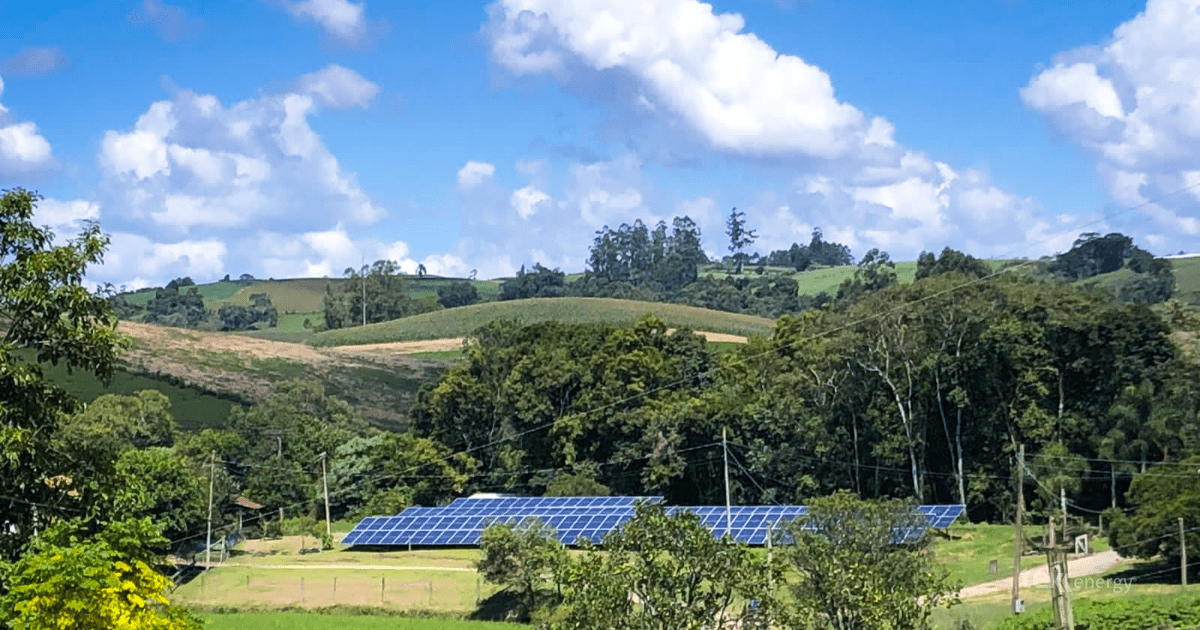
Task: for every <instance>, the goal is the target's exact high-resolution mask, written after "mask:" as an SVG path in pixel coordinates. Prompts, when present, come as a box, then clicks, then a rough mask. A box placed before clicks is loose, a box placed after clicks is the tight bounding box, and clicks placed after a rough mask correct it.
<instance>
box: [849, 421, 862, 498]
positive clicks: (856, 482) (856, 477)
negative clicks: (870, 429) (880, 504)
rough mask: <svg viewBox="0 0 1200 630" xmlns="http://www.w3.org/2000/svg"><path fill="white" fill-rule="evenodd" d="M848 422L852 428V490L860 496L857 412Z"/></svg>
mask: <svg viewBox="0 0 1200 630" xmlns="http://www.w3.org/2000/svg"><path fill="white" fill-rule="evenodd" d="M850 423H851V425H852V426H853V428H854V491H855V492H857V493H858V496H860V497H861V496H862V483H861V481H860V480H859V479H860V474H861V473H860V471H859V461H858V414H852V415H851V416H850Z"/></svg>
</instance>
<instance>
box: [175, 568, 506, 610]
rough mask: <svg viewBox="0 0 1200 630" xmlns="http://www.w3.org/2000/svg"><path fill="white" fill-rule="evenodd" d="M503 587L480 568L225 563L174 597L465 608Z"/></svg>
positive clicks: (236, 603) (268, 604)
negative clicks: (393, 568)
mask: <svg viewBox="0 0 1200 630" xmlns="http://www.w3.org/2000/svg"><path fill="white" fill-rule="evenodd" d="M497 590H499V589H498V588H497V587H496V586H494V585H491V584H488V583H486V582H483V581H482V580H481V579H480V578H479V576H478V574H476V573H474V572H458V573H437V574H432V572H427V571H371V570H370V569H354V570H321V569H316V570H308V569H281V570H266V569H263V568H261V567H245V568H243V567H236V568H235V567H225V568H218V569H214V570H212V571H208V572H205V573H203V574H201V575H200V576H199V577H197V578H196V579H195V580H193V581H192V582H191V583H189V584H187V585H185V586H183V587H181V588H180V589H179V590H178V591H176V593H175V595H174V596H173V597H172V600H173V601H175V602H176V603H181V604H185V605H186V604H198V605H203V606H231V607H247V608H280V607H284V606H290V607H303V608H323V607H327V606H371V607H382V608H391V609H397V610H430V611H442V612H465V611H470V610H474V609H475V608H476V606H477V604H478V602H479V601H481V600H482V599H486V598H487V597H490V596H491V595H493V594H494V593H495V592H496V591H497Z"/></svg>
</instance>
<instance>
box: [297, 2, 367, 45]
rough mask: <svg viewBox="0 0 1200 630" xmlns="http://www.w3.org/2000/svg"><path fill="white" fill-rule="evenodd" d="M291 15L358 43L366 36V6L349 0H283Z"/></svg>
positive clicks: (347, 41) (342, 39) (348, 40)
mask: <svg viewBox="0 0 1200 630" xmlns="http://www.w3.org/2000/svg"><path fill="white" fill-rule="evenodd" d="M283 8H284V9H285V10H287V12H288V13H289V14H291V16H292V17H294V18H296V19H302V20H310V21H312V22H315V23H316V24H317V26H319V27H321V29H322V30H323V31H324V32H326V33H328V34H329V35H331V36H332V37H334V38H336V39H338V40H340V41H342V42H344V43H347V44H359V43H362V42H363V41H364V40H365V39H366V37H367V17H366V6H365V4H364V3H361V2H349V0H296V1H294V2H293V1H290V0H283Z"/></svg>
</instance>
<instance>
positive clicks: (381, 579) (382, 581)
mask: <svg viewBox="0 0 1200 630" xmlns="http://www.w3.org/2000/svg"><path fill="white" fill-rule="evenodd" d="M385 584H387V578H386V577H384V576H382V575H381V576H379V605H380V606H382V605H383V589H384V585H385Z"/></svg>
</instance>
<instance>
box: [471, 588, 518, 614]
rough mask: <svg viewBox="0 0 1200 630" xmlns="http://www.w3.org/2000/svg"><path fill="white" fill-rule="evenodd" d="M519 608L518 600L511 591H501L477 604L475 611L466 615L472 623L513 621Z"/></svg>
mask: <svg viewBox="0 0 1200 630" xmlns="http://www.w3.org/2000/svg"><path fill="white" fill-rule="evenodd" d="M520 607H521V601H520V598H519V597H517V594H516V593H513V592H512V591H508V590H503V591H499V592H497V593H496V594H494V595H492V596H491V597H488V598H487V599H485V600H483V601H482V602H479V605H478V606H477V607H476V608H475V610H474V611H473V612H472V613H471V614H470V615H467V619H471V620H473V621H513V620H514V619H515V618H516V617H517V615H518V611H519V609H520Z"/></svg>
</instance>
